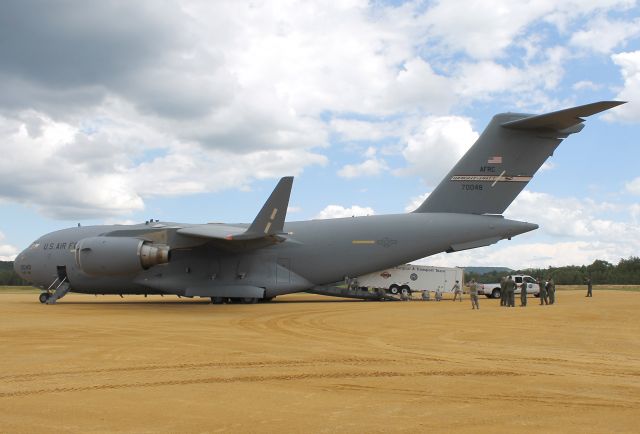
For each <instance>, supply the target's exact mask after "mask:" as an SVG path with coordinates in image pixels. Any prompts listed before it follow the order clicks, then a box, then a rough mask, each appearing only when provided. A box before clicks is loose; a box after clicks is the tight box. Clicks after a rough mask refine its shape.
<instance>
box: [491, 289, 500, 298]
mask: <svg viewBox="0 0 640 434" xmlns="http://www.w3.org/2000/svg"><path fill="white" fill-rule="evenodd" d="M491 298H500V290H499V289H498V288H494V290H493V291H491Z"/></svg>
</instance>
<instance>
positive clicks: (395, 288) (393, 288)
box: [389, 285, 398, 295]
mask: <svg viewBox="0 0 640 434" xmlns="http://www.w3.org/2000/svg"><path fill="white" fill-rule="evenodd" d="M389 292H390V293H392V294H393V295H397V294H398V285H391V286H390V287H389Z"/></svg>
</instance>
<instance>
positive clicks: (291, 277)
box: [14, 101, 622, 304]
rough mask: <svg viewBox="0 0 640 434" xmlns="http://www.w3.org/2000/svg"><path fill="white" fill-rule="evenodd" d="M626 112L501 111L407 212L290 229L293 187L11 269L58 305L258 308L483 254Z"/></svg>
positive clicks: (22, 259) (71, 243)
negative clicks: (508, 212)
mask: <svg viewBox="0 0 640 434" xmlns="http://www.w3.org/2000/svg"><path fill="white" fill-rule="evenodd" d="M619 104H622V103H621V102H617V101H601V102H596V103H592V104H587V105H583V106H579V107H574V108H570V109H566V110H560V111H557V112H553V113H547V114H543V115H528V114H516V113H503V114H498V115H496V116H494V117H493V119H492V120H491V122H490V123H489V125H488V126H487V128H486V129H485V130H484V132H483V133H482V135H481V136H480V137H479V138H478V140H477V141H476V143H475V144H474V145H473V146H472V147H471V148H470V149H469V151H468V152H467V153H466V154H465V155H464V156H463V157H462V159H461V160H460V161H459V162H458V163H457V164H456V165H455V167H454V168H453V169H452V170H451V171H450V172H449V174H448V175H447V176H446V177H445V178H444V180H443V181H442V182H441V183H440V184H439V185H438V186H437V187H436V189H435V190H434V191H433V192H432V193H431V194H430V195H429V196H428V197H427V199H426V200H425V201H424V203H422V205H420V206H419V207H418V209H416V210H415V211H413V212H411V213H408V214H393V215H380V216H377V215H374V216H365V217H353V218H337V219H329V220H311V221H300V222H287V223H285V216H286V212H287V206H288V203H289V196H290V193H291V187H292V184H293V178H292V177H285V178H282V179H281V180H280V182H279V183H278V185H277V186H276V188H275V189H274V190H273V193H271V196H269V198H268V199H267V201H266V203H265V204H264V206H263V207H262V209H261V210H260V212H259V213H258V215H257V217H256V218H255V220H254V221H253V223H251V224H232V225H228V224H198V225H193V224H182V223H170V222H160V221H157V220H155V221H154V220H151V221H147V222H145V223H143V224H137V225H130V226H129V225H126V226H125V225H116V226H88V227H74V228H71V229H64V230H60V231H57V232H52V233H49V234H47V235H44V236H42V237H40V238H38V239H37V240H36V241H35V242H33V244H31V246H29V247H28V248H27V249H25V250H24V251H23V252H22V253H20V254H19V255H18V257H17V258H16V260H15V264H14V266H15V270H16V272H17V273H18V274H19V275H20V276H21V277H23V278H24V279H26V280H28V281H30V282H32V283H33V284H34V285H35V286H38V287H40V288H42V289H43V290H44V291H43V292H42V294H41V295H40V301H41V302H42V303H47V304H53V303H55V301H56V300H57V299H59V298H61V297H62V296H64V295H65V294H66V293H67V292H69V291H72V292H79V293H89V294H120V295H122V294H175V295H179V296H185V297H207V298H211V301H212V302H213V303H224V302H227V301H241V302H245V303H253V302H256V301H259V300H269V299H272V298H273V297H275V296H277V295H280V294H288V293H293V292H299V291H305V290H310V289H313V288H317V287H322V286H328V285H332V284H335V283H336V282H340V281H343V279H344V278H345V277H348V276H359V275H362V274H366V273H371V272H374V271H376V270H381V269H385V268H388V267H392V266H395V265H398V264H402V263H405V262H409V261H412V260H416V259H419V258H423V257H425V256H429V255H433V254H436V253H440V252H457V251H460V250H465V249H473V248H476V247H482V246H488V245H491V244H494V243H496V242H498V241H500V240H502V239H510V238H511V237H513V236H516V235H519V234H522V233H525V232H529V231H531V230H534V229H537V227H538V226H537V225H536V224H533V223H526V222H520V221H515V220H508V219H505V218H504V217H502V215H501V214H502V213H503V212H504V210H505V209H506V208H507V207H508V206H509V204H511V202H512V201H513V200H514V199H515V198H516V196H517V195H518V194H519V193H520V192H521V191H522V189H523V188H524V187H525V186H526V185H527V183H528V182H529V181H530V180H531V178H532V177H533V175H534V174H535V172H536V171H537V170H538V169H539V168H540V166H542V164H543V163H544V162H545V160H546V159H547V158H548V157H549V156H551V155H552V154H553V152H554V150H555V149H556V147H557V146H558V145H559V144H560V142H562V140H563V139H565V138H566V137H567V136H569V135H570V134H573V133H577V132H579V131H580V130H582V128H583V126H584V125H583V122H584V119H582V117H586V116H590V115H593V114H596V113H599V112H602V111H604V110H607V109H610V108H612V107H615V106H617V105H619Z"/></svg>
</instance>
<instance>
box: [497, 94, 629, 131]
mask: <svg viewBox="0 0 640 434" xmlns="http://www.w3.org/2000/svg"><path fill="white" fill-rule="evenodd" d="M620 104H624V102H623V101H599V102H594V103H591V104H585V105H581V106H578V107H572V108H568V109H564V110H558V111H557V112H551V113H545V114H543V115H535V116H527V117H525V118H522V119H518V120H515V121H509V122H505V123H503V124H502V126H503V127H505V128H513V129H518V130H537V129H549V130H555V131H562V130H565V129H567V128H570V127H573V126H574V125H578V124H580V123H582V122H584V119H582V118H583V117H587V116H591V115H595V114H596V113H600V112H603V111H605V110H608V109H610V108H613V107H617V106H619V105H620Z"/></svg>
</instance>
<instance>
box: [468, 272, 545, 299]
mask: <svg viewBox="0 0 640 434" xmlns="http://www.w3.org/2000/svg"><path fill="white" fill-rule="evenodd" d="M507 277H508V276H507ZM511 278H512V279H513V281H514V282H516V290H515V293H516V294H520V285H522V280H523V279H524V281H525V282H526V283H527V294H533V295H534V296H536V297H539V296H540V285H538V282H537V281H536V279H534V278H533V277H531V276H527V275H526V274H513V275H511ZM501 291H502V290H501V289H500V282H498V283H483V284H482V287H481V288H480V289H479V290H478V293H479V294H484V295H485V296H486V297H487V298H500V292H501Z"/></svg>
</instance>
